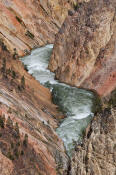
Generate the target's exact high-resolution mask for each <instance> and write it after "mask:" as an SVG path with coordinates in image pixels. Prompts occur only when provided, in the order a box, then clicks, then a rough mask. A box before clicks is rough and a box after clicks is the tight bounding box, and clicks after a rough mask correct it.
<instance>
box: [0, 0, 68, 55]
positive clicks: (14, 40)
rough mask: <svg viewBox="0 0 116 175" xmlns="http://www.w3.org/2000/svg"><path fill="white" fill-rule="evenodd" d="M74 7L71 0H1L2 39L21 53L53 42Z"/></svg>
mask: <svg viewBox="0 0 116 175" xmlns="http://www.w3.org/2000/svg"><path fill="white" fill-rule="evenodd" d="M70 8H71V3H70V1H69V2H68V1H67V0H63V1H61V0H55V1H53V0H50V1H48V0H44V1H41V0H27V1H24V0H20V1H19V0H13V1H12V0H0V39H2V40H3V41H4V43H5V45H6V46H7V48H8V49H9V50H10V51H11V52H13V51H14V48H16V49H17V52H18V54H19V55H24V54H26V53H28V52H29V51H30V50H31V49H32V48H34V47H39V46H42V45H45V44H47V43H53V42H54V38H55V34H56V33H57V32H58V30H59V28H60V27H61V24H62V23H63V21H64V19H65V17H66V16H67V12H68V9H70Z"/></svg>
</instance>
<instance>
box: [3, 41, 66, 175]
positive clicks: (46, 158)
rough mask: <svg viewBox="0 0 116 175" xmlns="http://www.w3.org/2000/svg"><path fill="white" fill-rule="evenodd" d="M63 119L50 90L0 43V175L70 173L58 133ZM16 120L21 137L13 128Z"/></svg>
mask: <svg viewBox="0 0 116 175" xmlns="http://www.w3.org/2000/svg"><path fill="white" fill-rule="evenodd" d="M9 117H10V119H11V121H12V122H11V121H10V127H9V126H7V125H8V124H7V123H8V122H5V126H4V127H3V123H2V121H4V120H5V121H7V119H8V118H9ZM60 118H62V114H61V113H59V112H57V106H55V105H54V104H52V101H51V94H50V92H49V90H48V89H47V88H45V87H43V86H41V85H40V84H39V82H37V81H36V80H35V79H34V78H33V77H32V76H31V75H29V74H28V73H27V72H26V71H25V70H24V67H23V65H22V63H21V62H20V61H19V60H18V59H16V55H13V57H12V56H11V55H10V53H9V52H8V51H7V50H6V47H5V46H4V44H3V43H0V175H6V174H7V172H8V173H9V174H7V175H38V174H41V175H56V174H58V175H59V174H63V175H65V174H67V169H68V157H67V155H66V154H65V149H64V146H63V142H62V141H61V139H60V138H59V137H58V136H57V135H56V132H55V128H56V127H57V126H58V123H59V119H60ZM16 122H17V123H18V126H19V131H20V139H19V137H18V138H17V137H16V130H14V129H13V128H15V123H16ZM25 134H27V135H28V145H27V147H26V148H25V146H24V143H23V140H24V138H25ZM22 151H23V152H22ZM2 154H3V155H2ZM8 158H9V160H8Z"/></svg>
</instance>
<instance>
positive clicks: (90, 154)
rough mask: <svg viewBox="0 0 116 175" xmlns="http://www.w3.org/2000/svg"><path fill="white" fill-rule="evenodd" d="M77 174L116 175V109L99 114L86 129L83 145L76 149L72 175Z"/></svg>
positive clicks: (72, 160) (108, 109)
mask: <svg viewBox="0 0 116 175" xmlns="http://www.w3.org/2000/svg"><path fill="white" fill-rule="evenodd" d="M115 102H116V101H115ZM115 104H116V103H115ZM77 174H78V175H93V174H94V175H115V174H116V107H114V108H113V107H112V108H105V109H104V110H103V111H102V112H101V113H100V114H97V115H96V116H95V117H94V120H93V121H92V122H91V124H90V125H89V126H88V128H87V129H86V132H85V139H84V140H83V143H82V144H81V145H78V146H76V147H75V151H74V154H73V157H72V159H71V170H70V175H77Z"/></svg>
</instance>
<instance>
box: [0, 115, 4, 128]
mask: <svg viewBox="0 0 116 175" xmlns="http://www.w3.org/2000/svg"><path fill="white" fill-rule="evenodd" d="M0 127H1V128H4V119H3V117H2V116H0Z"/></svg>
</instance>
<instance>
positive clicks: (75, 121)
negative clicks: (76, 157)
mask: <svg viewBox="0 0 116 175" xmlns="http://www.w3.org/2000/svg"><path fill="white" fill-rule="evenodd" d="M52 49H53V45H46V46H45V47H41V48H38V49H35V50H33V51H32V52H31V55H29V56H25V57H23V58H21V61H22V62H23V63H24V65H25V66H26V67H27V69H28V72H29V73H30V74H32V76H34V77H35V78H36V80H38V81H39V82H40V83H41V84H42V85H44V86H47V87H49V88H50V90H51V92H52V97H53V102H54V103H55V104H57V105H58V106H59V110H61V111H62V112H63V113H64V114H65V115H66V118H65V119H63V120H62V121H61V124H60V126H59V127H58V128H57V129H56V132H57V134H58V135H59V137H60V138H61V139H62V140H63V142H64V145H65V148H66V150H67V153H68V155H69V156H71V154H72V151H73V149H74V147H75V143H76V142H77V143H81V140H82V136H83V133H84V130H85V128H86V127H87V125H88V124H89V122H90V121H91V119H92V117H93V115H94V113H93V108H94V103H93V101H94V100H95V96H94V94H93V93H92V92H90V91H87V90H84V89H79V88H76V87H71V86H68V85H66V84H63V83H60V82H58V81H57V80H55V79H54V78H55V75H54V73H52V72H50V71H49V70H48V69H47V68H48V62H49V59H50V56H51V53H52Z"/></svg>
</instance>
